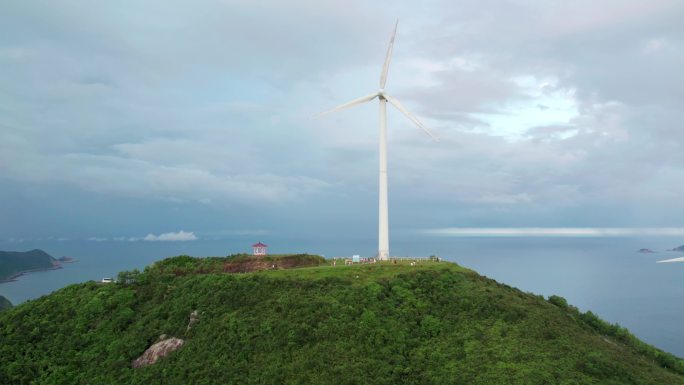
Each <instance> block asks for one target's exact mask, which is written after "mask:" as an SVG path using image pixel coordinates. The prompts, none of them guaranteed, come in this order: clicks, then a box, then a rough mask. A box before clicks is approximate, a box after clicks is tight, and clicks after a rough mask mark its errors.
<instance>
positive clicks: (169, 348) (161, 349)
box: [131, 335, 185, 368]
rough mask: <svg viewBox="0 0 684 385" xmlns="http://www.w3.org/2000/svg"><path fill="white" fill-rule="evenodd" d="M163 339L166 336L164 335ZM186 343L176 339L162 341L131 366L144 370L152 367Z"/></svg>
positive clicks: (151, 347)
mask: <svg viewBox="0 0 684 385" xmlns="http://www.w3.org/2000/svg"><path fill="white" fill-rule="evenodd" d="M161 337H166V336H165V335H162V336H161ZM184 343H185V341H184V340H182V339H180V338H175V337H171V338H166V339H162V340H161V341H159V342H157V343H155V344H154V345H152V346H150V347H149V348H147V350H145V353H143V354H142V356H140V357H138V358H136V359H135V360H134V361H133V362H132V363H131V366H132V367H133V368H142V367H144V366H148V365H152V364H154V363H155V362H157V361H158V360H159V359H160V358H162V357H166V356H167V355H169V353H171V352H173V351H176V350H178V349H179V348H180V347H181V346H183V344H184Z"/></svg>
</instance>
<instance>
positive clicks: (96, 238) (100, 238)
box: [88, 237, 108, 242]
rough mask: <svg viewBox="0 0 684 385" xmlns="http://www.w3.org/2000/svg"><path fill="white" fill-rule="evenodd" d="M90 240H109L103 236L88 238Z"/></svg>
mask: <svg viewBox="0 0 684 385" xmlns="http://www.w3.org/2000/svg"><path fill="white" fill-rule="evenodd" d="M88 240H89V241H93V242H104V241H107V240H108V239H107V238H103V237H90V238H88Z"/></svg>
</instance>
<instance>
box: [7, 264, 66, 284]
mask: <svg viewBox="0 0 684 385" xmlns="http://www.w3.org/2000/svg"><path fill="white" fill-rule="evenodd" d="M70 262H75V261H70ZM61 268H62V265H61V264H59V265H54V266H52V267H42V268H40V269H31V270H24V271H20V272H18V273H14V274H12V275H10V276H9V277H7V278H3V279H0V284H2V283H8V282H14V281H17V280H18V279H19V278H21V276H22V275H24V274H29V273H36V272H39V271H50V270H59V269H61Z"/></svg>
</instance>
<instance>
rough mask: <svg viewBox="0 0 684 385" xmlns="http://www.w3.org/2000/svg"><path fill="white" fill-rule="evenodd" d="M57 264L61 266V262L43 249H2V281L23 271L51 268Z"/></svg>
mask: <svg viewBox="0 0 684 385" xmlns="http://www.w3.org/2000/svg"><path fill="white" fill-rule="evenodd" d="M57 266H59V262H57V260H56V259H54V258H52V256H51V255H50V254H48V253H46V252H44V251H43V250H39V249H35V250H31V251H25V252H21V251H0V281H3V280H6V279H9V278H11V277H12V276H14V275H16V274H19V273H21V272H25V271H30V270H40V269H51V268H54V267H57Z"/></svg>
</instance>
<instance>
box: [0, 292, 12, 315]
mask: <svg viewBox="0 0 684 385" xmlns="http://www.w3.org/2000/svg"><path fill="white" fill-rule="evenodd" d="M11 307H12V302H10V301H9V300H8V299H7V298H5V297H3V296H1V295H0V311H3V310H5V309H9V308H11Z"/></svg>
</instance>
